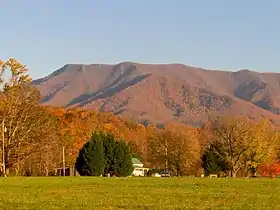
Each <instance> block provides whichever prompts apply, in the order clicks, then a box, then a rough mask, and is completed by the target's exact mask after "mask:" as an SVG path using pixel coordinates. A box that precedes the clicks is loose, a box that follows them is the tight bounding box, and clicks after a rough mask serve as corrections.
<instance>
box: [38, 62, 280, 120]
mask: <svg viewBox="0 0 280 210" xmlns="http://www.w3.org/2000/svg"><path fill="white" fill-rule="evenodd" d="M34 84H35V85H36V86H37V87H38V88H39V89H40V91H41V93H42V96H43V99H42V103H43V104H51V105H55V106H66V107H71V106H81V107H84V108H87V109H95V110H99V111H110V112H114V113H115V114H117V115H122V116H124V117H128V118H134V119H137V120H149V121H153V122H157V123H164V122H170V121H181V122H185V123H190V124H199V123H200V122H201V121H202V120H204V119H206V118H207V117H208V116H212V115H218V114H234V115H242V116H247V117H250V118H252V119H261V118H263V117H266V118H269V119H270V120H271V121H273V122H274V123H275V124H279V125H280V116H279V115H278V113H279V108H280V98H279V97H280V95H279V90H280V74H277V73H257V72H253V71H249V70H241V71H238V72H227V71H213V70H205V69H200V68H194V67H189V66H184V65H181V64H168V65H167V64H166V65H151V64H138V63H131V62H124V63H120V64H117V65H103V64H92V65H79V64H69V65H65V66H64V67H62V68H61V69H59V70H57V71H55V72H54V73H52V74H51V75H49V76H47V77H45V78H42V79H39V80H35V81H34Z"/></svg>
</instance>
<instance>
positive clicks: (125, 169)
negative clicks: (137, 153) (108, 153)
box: [116, 141, 133, 176]
mask: <svg viewBox="0 0 280 210" xmlns="http://www.w3.org/2000/svg"><path fill="white" fill-rule="evenodd" d="M116 155H117V161H118V163H117V166H118V175H119V176H128V175H130V174H131V173H132V171H133V166H132V161H131V158H132V156H131V154H130V148H129V146H128V145H127V144H126V143H125V142H124V141H119V142H117V146H116Z"/></svg>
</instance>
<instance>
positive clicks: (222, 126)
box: [0, 59, 280, 177]
mask: <svg viewBox="0 0 280 210" xmlns="http://www.w3.org/2000/svg"><path fill="white" fill-rule="evenodd" d="M5 75H11V76H10V78H8V79H6V77H7V76H5ZM0 85H1V92H0V123H1V128H0V131H1V137H0V139H1V141H0V142H1V144H2V145H1V157H2V161H1V162H2V168H1V169H2V170H1V171H2V173H5V174H7V175H16V176H20V175H29V176H30V175H32V176H50V175H54V171H55V168H57V167H62V148H65V161H66V165H67V166H73V165H75V162H76V159H77V157H78V154H79V151H80V149H81V148H82V147H83V145H85V144H86V143H87V142H88V141H89V139H90V138H91V136H92V134H93V133H94V132H96V131H102V132H104V133H110V134H112V135H113V136H114V137H115V139H116V141H118V140H122V141H124V142H126V143H127V144H128V145H129V146H130V150H131V153H132V156H134V157H138V158H140V159H141V160H142V161H143V162H144V163H145V165H146V166H148V167H151V168H157V169H163V168H168V169H170V170H171V171H172V172H173V173H174V174H175V175H178V176H181V175H195V176H200V175H201V174H203V173H205V174H206V175H207V174H211V173H218V174H227V175H229V176H231V177H236V176H248V175H253V176H254V175H255V174H256V173H258V172H259V173H260V174H262V175H264V176H275V175H276V174H277V173H278V171H279V170H278V169H279V168H280V167H279V163H278V151H279V132H278V129H277V128H276V127H274V125H273V124H271V123H270V122H269V121H268V120H266V119H263V120H262V121H252V120H250V119H245V118H237V117H235V116H219V117H215V118H212V119H209V120H208V121H207V122H205V123H204V125H203V126H202V127H200V128H197V127H191V126H188V125H185V124H175V123H174V124H165V125H164V126H163V128H158V127H157V126H156V125H153V124H151V125H143V124H138V123H136V122H133V121H131V120H127V119H122V118H120V117H117V116H114V115H113V114H112V113H105V112H103V113H100V112H95V111H89V110H84V109H81V108H69V109H66V108H63V107H52V106H42V105H41V104H40V103H39V102H40V99H41V97H40V92H39V91H38V90H37V89H36V88H35V87H34V86H33V85H32V79H31V78H30V77H29V76H28V70H27V68H26V67H25V66H24V65H22V64H21V63H19V62H18V61H17V60H15V59H9V60H8V61H5V62H4V61H0Z"/></svg>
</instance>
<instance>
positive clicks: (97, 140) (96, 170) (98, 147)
mask: <svg viewBox="0 0 280 210" xmlns="http://www.w3.org/2000/svg"><path fill="white" fill-rule="evenodd" d="M91 141H92V142H93V145H94V146H93V147H92V162H93V166H92V175H93V176H100V175H103V173H104V167H105V159H104V147H103V142H102V135H100V134H99V133H94V134H93V135H92V137H91Z"/></svg>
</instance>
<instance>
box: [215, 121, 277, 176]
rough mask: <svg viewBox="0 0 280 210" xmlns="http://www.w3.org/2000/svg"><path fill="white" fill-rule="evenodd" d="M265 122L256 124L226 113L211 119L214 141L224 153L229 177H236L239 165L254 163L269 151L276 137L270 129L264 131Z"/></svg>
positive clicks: (264, 156)
mask: <svg viewBox="0 0 280 210" xmlns="http://www.w3.org/2000/svg"><path fill="white" fill-rule="evenodd" d="M266 125H267V124H266V123H264V122H261V123H260V124H256V123H253V122H251V121H248V120H245V119H242V118H234V117H229V116H227V117H225V116H222V117H218V118H217V119H215V120H213V121H212V125H211V129H212V132H213V138H214V144H216V145H218V146H219V150H220V151H221V152H222V153H223V154H224V155H225V158H226V162H227V163H228V164H229V166H230V174H229V175H230V176H231V177H236V174H237V172H238V171H239V170H240V169H242V168H243V169H246V168H248V167H257V165H258V164H260V163H261V162H262V161H263V160H264V159H266V158H269V156H271V155H272V153H273V148H274V146H273V144H274V140H273V139H276V138H277V137H276V135H274V133H273V132H268V130H267V127H266ZM271 138H272V139H271ZM270 139H271V141H270Z"/></svg>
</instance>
